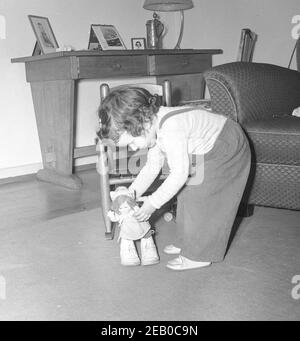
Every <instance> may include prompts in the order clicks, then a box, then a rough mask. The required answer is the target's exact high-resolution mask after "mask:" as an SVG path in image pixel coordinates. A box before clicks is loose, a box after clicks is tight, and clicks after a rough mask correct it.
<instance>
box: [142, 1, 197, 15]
mask: <svg viewBox="0 0 300 341" xmlns="http://www.w3.org/2000/svg"><path fill="white" fill-rule="evenodd" d="M143 7H144V8H145V9H148V10H149V11H158V12H175V11H183V10H186V9H190V8H193V7H194V4H193V1H192V0H145V3H144V6H143Z"/></svg>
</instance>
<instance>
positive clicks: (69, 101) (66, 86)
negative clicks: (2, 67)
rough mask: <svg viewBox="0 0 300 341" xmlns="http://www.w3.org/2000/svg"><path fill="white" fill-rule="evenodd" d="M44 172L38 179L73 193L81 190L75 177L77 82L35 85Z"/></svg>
mask: <svg viewBox="0 0 300 341" xmlns="http://www.w3.org/2000/svg"><path fill="white" fill-rule="evenodd" d="M31 92H32V98H33V104H34V109H35V116H36V122H37V128H38V134H39V139H40V145H41V152H42V158H43V166H44V169H42V170H40V171H39V172H38V174H37V177H38V179H40V180H43V181H47V182H51V183H54V184H58V185H60V186H64V187H67V188H70V189H79V188H80V187H81V185H82V183H81V180H80V179H79V178H78V177H77V176H76V175H74V174H72V173H73V149H74V148H73V141H74V100H75V81H73V80H58V81H47V82H32V83H31Z"/></svg>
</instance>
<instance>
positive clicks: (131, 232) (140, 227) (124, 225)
mask: <svg viewBox="0 0 300 341" xmlns="http://www.w3.org/2000/svg"><path fill="white" fill-rule="evenodd" d="M133 214H134V211H132V212H131V213H129V214H127V215H126V216H125V217H121V219H120V221H119V226H120V235H119V238H123V239H129V240H138V239H141V238H143V237H144V236H145V235H146V234H147V232H148V231H149V230H150V229H151V225H150V224H149V223H148V221H142V222H140V221H138V220H137V219H136V218H135V217H134V216H133Z"/></svg>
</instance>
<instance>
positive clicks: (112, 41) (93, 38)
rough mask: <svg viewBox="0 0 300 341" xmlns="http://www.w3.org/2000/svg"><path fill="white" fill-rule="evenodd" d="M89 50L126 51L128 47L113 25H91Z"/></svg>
mask: <svg viewBox="0 0 300 341" xmlns="http://www.w3.org/2000/svg"><path fill="white" fill-rule="evenodd" d="M88 49H89V50H95V49H100V50H126V46H125V44H124V42H123V40H122V38H121V36H120V35H119V33H118V31H117V30H116V28H115V26H113V25H91V32H90V40H89V46H88Z"/></svg>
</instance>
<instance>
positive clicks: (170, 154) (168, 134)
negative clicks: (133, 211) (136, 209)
mask: <svg viewBox="0 0 300 341" xmlns="http://www.w3.org/2000/svg"><path fill="white" fill-rule="evenodd" d="M172 121H173V120H172ZM170 123H171V122H170ZM165 125H166V127H165V126H164V127H163V129H164V130H163V132H161V142H162V144H163V146H164V150H165V153H166V158H167V162H168V166H169V168H170V174H169V175H168V177H167V178H166V180H165V181H164V182H163V183H162V185H161V186H160V187H159V188H158V189H157V190H156V191H155V192H154V193H153V194H152V195H151V196H149V200H150V203H151V204H152V205H153V206H154V207H155V208H157V209H158V208H160V207H161V206H162V205H164V204H165V203H166V202H168V201H169V200H170V199H171V198H172V197H173V196H174V195H175V194H176V193H177V192H178V191H179V190H180V188H181V187H182V186H183V185H184V184H185V182H186V181H187V179H188V175H189V155H188V143H187V137H186V134H185V132H184V130H183V129H182V127H178V126H177V122H176V121H175V120H174V121H173V122H172V123H171V124H169V122H168V125H167V124H165Z"/></svg>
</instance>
